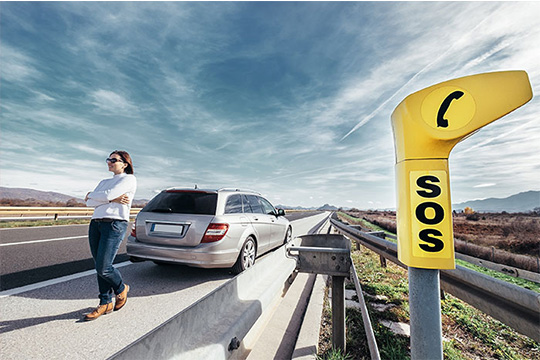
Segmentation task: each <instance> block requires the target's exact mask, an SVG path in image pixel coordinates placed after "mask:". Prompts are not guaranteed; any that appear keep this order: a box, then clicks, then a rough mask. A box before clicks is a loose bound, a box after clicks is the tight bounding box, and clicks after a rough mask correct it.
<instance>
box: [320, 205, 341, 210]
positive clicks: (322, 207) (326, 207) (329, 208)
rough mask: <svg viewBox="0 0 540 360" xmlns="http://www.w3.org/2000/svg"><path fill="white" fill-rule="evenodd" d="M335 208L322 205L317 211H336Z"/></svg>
mask: <svg viewBox="0 0 540 360" xmlns="http://www.w3.org/2000/svg"><path fill="white" fill-rule="evenodd" d="M337 209H339V208H337V207H335V206H333V205H328V204H324V205H323V206H321V207H320V208H318V209H317V210H322V211H336V210H337Z"/></svg>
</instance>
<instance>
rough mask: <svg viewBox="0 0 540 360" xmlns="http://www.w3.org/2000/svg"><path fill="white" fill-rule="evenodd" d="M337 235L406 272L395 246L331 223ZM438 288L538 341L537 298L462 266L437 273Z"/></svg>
mask: <svg viewBox="0 0 540 360" xmlns="http://www.w3.org/2000/svg"><path fill="white" fill-rule="evenodd" d="M330 221H331V224H332V225H333V226H334V228H336V229H337V230H338V232H340V233H342V234H344V235H347V236H348V237H350V238H352V239H353V240H355V241H357V242H360V243H361V245H363V246H365V247H367V248H368V249H370V250H372V251H374V252H376V253H377V254H379V255H381V256H383V257H384V258H386V259H388V260H390V261H392V262H394V263H396V264H398V265H399V266H401V267H404V268H405V269H407V266H406V265H405V264H403V263H402V262H400V261H399V260H398V258H397V244H395V243H393V242H391V241H388V240H384V239H381V238H379V237H376V236H374V235H371V234H368V233H364V232H362V231H360V230H358V229H355V228H353V227H351V226H348V225H345V224H343V223H342V222H340V221H338V220H336V219H331V220H330ZM440 274H441V275H440V277H441V278H440V281H441V288H442V289H443V290H444V291H446V292H448V293H450V294H452V295H454V296H456V297H457V298H459V299H461V300H463V301H465V302H467V303H468V304H470V305H471V306H473V307H475V308H477V309H479V310H481V311H483V312H485V313H486V314H488V315H490V316H492V317H493V318H495V319H497V320H499V321H501V322H502V323H504V324H506V325H508V326H510V327H511V328H513V329H514V330H516V331H517V332H519V333H521V334H524V335H526V336H528V337H530V338H531V339H534V340H535V341H540V321H539V319H540V294H539V293H536V292H534V291H532V290H528V289H524V288H522V287H519V286H517V285H514V284H510V283H507V282H504V281H501V280H498V279H495V278H492V277H490V276H487V275H484V274H480V273H478V272H476V271H473V270H469V269H467V268H464V267H462V266H459V265H458V266H457V267H456V269H454V270H441V271H440Z"/></svg>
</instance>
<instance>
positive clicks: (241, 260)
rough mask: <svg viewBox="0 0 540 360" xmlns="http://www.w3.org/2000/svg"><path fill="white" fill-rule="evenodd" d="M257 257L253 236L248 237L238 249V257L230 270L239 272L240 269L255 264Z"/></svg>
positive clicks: (242, 269) (235, 272)
mask: <svg viewBox="0 0 540 360" xmlns="http://www.w3.org/2000/svg"><path fill="white" fill-rule="evenodd" d="M256 257H257V243H256V242H255V239H253V237H251V236H250V237H248V238H247V239H246V241H244V244H243V245H242V248H241V249H240V254H238V259H237V260H236V263H235V264H234V265H233V267H232V272H233V273H234V274H240V273H241V272H242V271H244V270H246V269H247V268H250V267H252V266H253V264H255V258H256Z"/></svg>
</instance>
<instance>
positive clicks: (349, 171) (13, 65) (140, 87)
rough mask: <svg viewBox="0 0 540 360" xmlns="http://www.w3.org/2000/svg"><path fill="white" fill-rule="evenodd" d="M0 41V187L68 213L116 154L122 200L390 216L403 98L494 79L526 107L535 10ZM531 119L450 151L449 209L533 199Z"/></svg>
mask: <svg viewBox="0 0 540 360" xmlns="http://www.w3.org/2000/svg"><path fill="white" fill-rule="evenodd" d="M0 29H1V32H0V40H1V43H0V50H1V52H0V60H1V66H0V71H1V72H0V76H1V80H0V81H1V83H0V97H1V98H0V116H1V125H0V126H1V131H2V135H1V145H0V151H1V162H0V170H1V173H0V176H1V178H0V184H1V185H2V186H7V187H29V188H34V189H39V190H47V191H57V192H62V193H66V194H70V195H73V196H78V197H84V195H85V194H86V192H88V191H91V190H92V189H93V188H94V187H95V186H96V184H97V183H98V182H99V180H100V179H102V178H105V177H109V176H110V173H109V172H108V171H107V167H106V164H105V161H104V160H105V158H106V157H107V156H108V154H109V153H110V152H111V151H112V150H115V149H124V150H126V151H128V152H129V153H130V154H131V155H132V157H133V159H134V166H135V172H136V176H137V178H138V184H139V187H138V192H137V195H136V198H147V199H148V198H151V197H152V196H154V194H155V193H156V191H159V190H161V189H163V188H167V187H171V186H180V187H184V186H185V187H191V186H194V185H195V184H197V185H198V186H199V187H204V188H216V187H240V188H248V189H253V190H257V191H259V192H261V193H263V194H264V195H266V196H267V197H268V198H269V200H270V201H272V202H273V203H274V204H284V205H290V206H306V207H308V206H320V205H322V204H324V203H330V204H333V205H336V206H343V207H357V208H361V209H367V208H391V207H395V204H396V202H395V174H394V165H395V158H394V146H393V137H392V128H391V123H390V115H391V113H392V111H393V110H394V108H395V107H396V106H397V105H398V104H399V102H401V100H403V99H404V98H405V97H406V96H407V95H409V94H411V93H413V92H415V91H418V90H421V89H423V88H425V87H428V86H430V85H433V84H436V83H439V82H442V81H446V80H450V79H453V78H457V77H461V76H466V75H472V74H478V73H483V72H491V71H501V70H525V71H527V72H528V74H529V78H530V81H531V83H532V86H533V93H534V94H538V93H540V66H539V64H540V62H539V61H540V3H535V2H340V3H336V2H276V3H260V2H163V3H158V2H115V3H104V2H100V3H93V2H73V3H72V2H59V3H58V2H55V3H49V2H32V3H24V2H2V3H0ZM539 113H540V102H539V100H538V99H537V98H533V100H532V101H531V102H529V103H528V104H527V105H525V106H524V107H522V108H520V109H518V110H516V111H515V112H513V113H512V114H510V115H508V116H506V117H504V118H502V119H500V120H498V121H496V122H495V123H493V124H490V125H488V126H487V127H485V128H484V129H482V130H481V131H479V132H478V133H476V134H475V135H474V136H472V137H470V138H468V139H466V140H465V141H463V142H461V143H460V144H458V145H457V146H456V147H455V148H454V150H453V151H452V153H451V155H450V179H451V190H452V201H453V202H454V203H457V202H461V201H465V200H472V199H478V198H487V197H506V196H509V195H512V194H515V193H518V192H522V191H527V190H540V181H539V180H538V179H539V175H540V120H539V118H538V116H539V115H538V114H539Z"/></svg>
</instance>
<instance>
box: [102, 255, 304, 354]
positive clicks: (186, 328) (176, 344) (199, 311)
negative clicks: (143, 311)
mask: <svg viewBox="0 0 540 360" xmlns="http://www.w3.org/2000/svg"><path fill="white" fill-rule="evenodd" d="M295 267H296V263H295V261H294V260H292V259H289V258H287V257H286V256H285V247H284V246H282V247H280V248H278V249H277V250H275V251H274V252H273V253H270V254H269V255H267V256H265V257H264V258H263V259H260V260H258V261H257V262H256V263H255V265H254V266H253V267H252V268H250V269H248V270H246V271H244V272H243V273H241V274H239V275H238V276H236V277H235V278H233V279H231V280H230V281H228V282H227V283H225V284H223V285H222V286H220V287H219V288H217V289H216V290H214V291H213V292H212V293H210V294H208V295H207V296H205V297H204V298H202V299H201V300H199V301H198V302H197V303H195V304H193V305H191V306H190V307H189V308H187V309H185V310H183V311H182V312H180V313H179V314H177V315H175V316H174V317H173V318H171V319H170V320H168V321H167V322H165V323H164V324H162V325H160V326H159V327H157V328H156V329H154V330H153V331H151V332H150V333H148V334H146V335H145V336H143V337H142V338H140V339H139V340H137V341H136V342H134V343H132V344H131V345H129V346H127V347H126V348H124V349H122V350H121V351H119V352H118V353H116V354H115V355H113V356H112V357H111V358H110V359H129V360H134V359H180V358H181V359H190V360H191V359H213V360H218V359H228V358H230V357H231V356H232V355H236V356H235V357H237V356H238V355H239V354H235V352H238V351H242V349H243V345H242V340H243V338H244V337H245V336H246V334H247V333H248V332H249V330H250V329H251V327H252V326H253V324H254V323H255V322H256V321H257V319H259V317H260V316H261V315H262V314H263V313H264V311H265V310H267V309H268V308H269V307H271V306H272V304H273V303H275V300H276V299H277V298H278V297H280V296H282V295H283V293H284V291H285V289H286V288H287V287H288V278H289V276H290V275H291V273H292V272H293V270H294V269H295ZM234 339H236V341H235V340H234Z"/></svg>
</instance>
